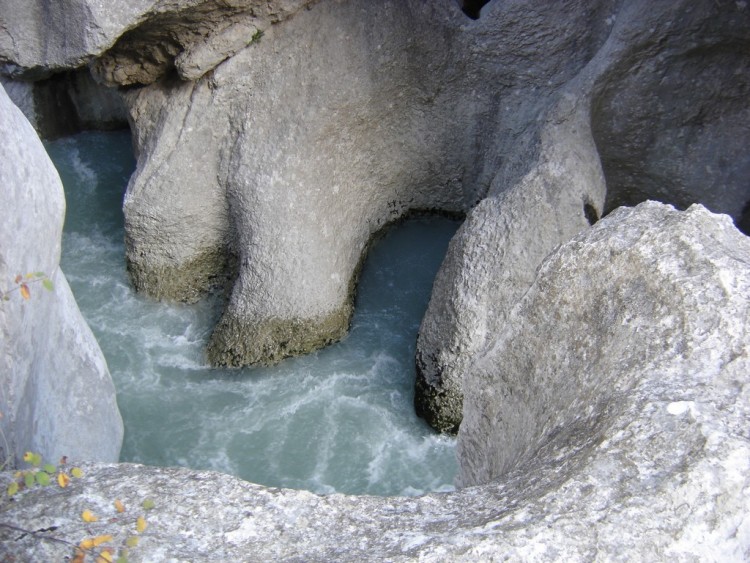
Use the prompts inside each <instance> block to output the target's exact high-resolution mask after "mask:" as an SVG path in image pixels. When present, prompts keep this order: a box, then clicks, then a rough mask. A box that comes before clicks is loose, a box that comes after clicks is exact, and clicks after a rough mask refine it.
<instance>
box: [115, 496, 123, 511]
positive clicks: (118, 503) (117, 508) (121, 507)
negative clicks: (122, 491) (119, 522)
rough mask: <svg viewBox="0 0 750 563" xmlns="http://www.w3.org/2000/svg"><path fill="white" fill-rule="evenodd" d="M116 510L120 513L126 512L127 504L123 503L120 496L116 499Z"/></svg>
mask: <svg viewBox="0 0 750 563" xmlns="http://www.w3.org/2000/svg"><path fill="white" fill-rule="evenodd" d="M115 510H117V512H120V513H123V512H125V505H124V504H122V501H121V500H120V499H119V498H118V499H115Z"/></svg>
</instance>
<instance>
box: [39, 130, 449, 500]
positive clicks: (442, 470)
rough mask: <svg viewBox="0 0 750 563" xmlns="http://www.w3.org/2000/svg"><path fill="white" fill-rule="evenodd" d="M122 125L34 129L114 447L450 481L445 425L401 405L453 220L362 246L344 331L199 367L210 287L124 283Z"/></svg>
mask: <svg viewBox="0 0 750 563" xmlns="http://www.w3.org/2000/svg"><path fill="white" fill-rule="evenodd" d="M130 143H131V140H130V134H129V133H128V132H108V133H101V132H86V133H81V134H78V135H75V136H72V137H67V138H63V139H59V140H55V141H51V142H48V143H46V146H47V150H48V151H49V153H50V156H51V157H52V160H53V161H54V163H55V165H56V166H57V168H58V170H59V172H60V176H61V178H62V180H63V184H64V185H65V193H66V199H67V215H66V221H65V229H64V234H63V252H62V262H61V263H62V268H63V271H64V272H65V274H66V276H67V278H68V281H69V282H70V285H71V287H72V289H73V292H74V294H75V296H76V299H77V301H78V304H79V306H80V308H81V311H82V312H83V315H84V317H85V318H86V320H87V321H88V323H89V325H90V326H91V328H92V330H93V332H94V334H95V335H96V337H97V339H98V340H99V344H100V345H101V348H102V350H103V352H104V355H105V357H106V359H107V362H108V365H109V369H110V371H111V373H112V377H113V379H114V382H115V386H116V388H117V400H118V404H119V407H120V410H121V412H122V416H123V419H124V422H125V440H124V444H123V449H122V454H121V461H131V462H138V463H145V464H151V465H162V466H173V465H177V466H185V467H191V468H195V469H213V470H217V471H222V472H225V473H230V474H233V475H236V476H238V477H241V478H243V479H247V480H249V481H252V482H255V483H260V484H263V485H268V486H278V487H291V488H297V489H307V490H311V491H314V492H318V493H332V492H341V493H353V494H375V495H416V494H421V493H423V492H427V491H449V490H452V489H453V479H454V476H455V474H456V469H457V465H456V461H455V453H454V451H455V440H454V439H452V438H448V437H445V436H439V435H437V434H435V433H434V432H433V431H432V430H431V429H430V428H429V427H428V426H427V425H426V424H425V423H424V422H423V421H422V420H421V419H419V418H417V417H416V415H415V414H414V409H413V406H412V401H413V384H414V348H415V343H416V334H417V330H418V328H419V322H420V320H421V317H422V315H423V314H424V310H425V308H426V306H427V302H428V300H429V294H430V290H431V287H432V282H433V279H434V276H435V273H436V271H437V268H438V267H439V265H440V262H441V261H442V258H443V256H444V254H445V250H446V248H447V244H448V241H449V240H450V238H451V237H452V235H453V233H454V232H455V230H456V228H457V227H458V223H457V222H456V221H451V220H448V219H444V218H430V219H414V220H410V221H408V222H406V223H404V224H402V225H400V226H398V227H396V228H394V229H392V230H390V231H389V232H388V233H387V234H386V235H385V236H384V237H383V238H382V239H381V240H380V241H378V243H377V244H376V245H374V247H373V248H372V250H371V251H370V253H369V255H368V257H367V260H366V263H365V266H364V268H363V271H362V277H361V280H360V285H359V288H358V292H357V301H356V310H355V314H354V317H353V320H352V328H351V332H350V334H349V335H348V336H347V337H346V338H345V339H344V340H343V341H342V342H340V343H338V344H334V345H332V346H329V347H328V348H326V349H324V350H320V351H318V352H315V353H313V354H310V355H308V356H305V357H300V358H293V359H289V360H286V361H284V362H282V363H281V364H280V365H277V366H274V367H272V368H246V369H242V370H220V369H211V368H209V367H208V366H207V364H206V362H205V358H204V348H205V344H206V341H207V339H208V337H209V335H210V331H211V328H212V326H213V324H214V322H215V321H216V319H217V318H218V315H219V312H220V311H219V302H218V298H216V297H212V298H208V299H206V300H204V301H202V302H200V303H198V304H196V305H175V304H167V303H159V302H155V301H153V300H150V299H148V298H146V297H143V296H141V295H137V294H136V293H135V292H134V291H133V290H132V288H131V286H130V284H129V281H128V277H127V272H126V270H125V263H124V243H123V238H124V230H123V216H122V210H121V204H122V197H123V193H124V190H125V187H126V185H127V182H128V178H129V177H130V175H131V173H132V172H133V170H134V167H135V161H134V159H133V153H132V149H131V144H130Z"/></svg>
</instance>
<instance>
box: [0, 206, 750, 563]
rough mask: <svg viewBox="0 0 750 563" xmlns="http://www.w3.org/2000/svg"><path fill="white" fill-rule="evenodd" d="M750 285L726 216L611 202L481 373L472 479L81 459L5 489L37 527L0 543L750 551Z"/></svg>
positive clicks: (48, 555)
mask: <svg viewBox="0 0 750 563" xmlns="http://www.w3.org/2000/svg"><path fill="white" fill-rule="evenodd" d="M748 292H750V239H748V238H747V237H744V236H743V235H741V234H740V233H739V232H738V231H737V230H736V229H735V228H734V226H733V225H732V223H731V220H730V219H729V218H728V217H726V216H716V215H713V214H711V213H709V212H707V211H706V210H705V209H704V208H702V207H701V206H694V207H691V208H690V210H688V211H686V212H680V211H676V210H674V209H673V208H671V207H669V206H665V205H662V204H656V203H644V204H642V205H640V206H638V207H637V208H635V209H624V208H623V209H620V210H618V211H617V212H615V213H613V214H612V215H611V216H609V217H607V218H606V219H604V220H602V221H601V222H600V223H598V224H597V225H596V226H595V227H594V228H593V229H591V230H588V231H587V232H585V233H583V234H581V235H578V236H576V237H574V239H573V240H572V241H571V242H570V243H568V244H566V245H563V246H562V247H561V248H560V249H559V250H557V251H556V252H554V253H552V255H551V256H550V257H549V258H548V259H547V260H546V261H545V262H544V264H543V265H542V268H541V270H540V273H539V276H538V277H537V279H536V281H535V282H534V284H533V285H532V287H531V288H530V290H529V292H528V293H527V295H526V296H525V297H524V298H523V299H521V301H520V302H519V305H518V306H517V307H516V309H515V310H514V311H513V312H512V314H511V322H509V323H508V324H507V328H506V330H505V331H504V332H503V334H502V335H500V336H499V338H498V339H497V342H496V343H495V346H494V347H492V348H491V349H489V351H487V352H486V353H485V354H484V355H482V356H481V357H480V358H479V359H478V361H477V362H476V364H475V365H473V366H472V369H471V370H470V372H469V373H470V374H471V377H469V379H467V383H468V385H467V387H466V397H465V401H464V403H465V406H464V410H465V419H464V423H463V424H462V426H461V431H460V433H459V445H460V450H459V451H460V455H459V458H460V463H461V467H462V473H461V475H462V480H463V482H464V484H465V485H473V484H480V486H467V487H465V488H463V489H460V490H458V491H456V492H453V493H444V494H428V495H425V496H421V497H418V498H398V497H391V498H387V497H380V498H379V497H357V496H346V495H339V494H334V495H330V496H319V495H315V494H313V493H310V492H305V491H292V490H283V489H269V488H264V487H260V486H257V485H253V484H250V483H247V482H243V481H241V480H239V479H236V478H234V477H229V476H226V475H221V474H217V473H210V472H199V471H191V470H187V469H176V468H172V469H170V468H154V467H144V466H138V465H130V464H120V465H95V464H84V465H83V468H84V470H85V473H86V475H85V476H84V477H83V478H82V479H80V480H74V481H73V482H72V484H71V485H70V486H69V487H68V488H66V489H65V490H64V491H62V490H55V489H41V488H35V489H34V490H31V491H25V492H22V493H20V494H18V495H16V496H15V497H13V499H8V498H7V497H2V500H0V523H5V524H10V525H12V526H15V527H16V528H20V529H23V530H30V531H39V532H37V533H36V534H26V533H24V532H22V531H19V530H12V529H7V528H3V527H2V526H1V525H0V542H2V543H0V546H2V549H3V550H4V553H8V554H10V555H13V556H15V557H17V558H19V559H22V560H45V561H49V560H60V559H62V558H63V557H64V556H66V555H68V554H70V553H71V551H72V548H71V547H70V546H68V545H64V544H60V543H59V542H52V541H49V540H48V539H47V540H45V539H42V538H45V537H47V538H49V537H53V538H57V539H63V540H66V541H68V542H72V543H73V544H78V542H80V541H81V540H82V539H83V538H85V537H91V536H94V535H103V534H111V535H112V536H113V540H112V542H109V544H108V545H111V546H113V547H115V548H118V549H119V548H120V547H121V546H122V545H123V543H124V542H125V540H126V538H128V537H130V536H132V535H134V522H135V519H136V518H137V517H138V516H139V515H143V516H145V517H146V519H147V521H148V528H147V529H146V532H145V533H144V534H143V535H142V537H141V540H140V543H139V545H138V546H137V547H135V548H132V549H130V550H129V555H128V559H129V560H130V561H193V562H194V561H233V560H241V561H269V560H273V561H383V560H387V561H414V560H419V561H478V560H481V561H503V560H509V559H510V560H522V561H527V560H535V561H560V560H564V561H591V560H607V561H609V560H621V559H627V560H639V561H644V560H677V561H702V560H716V561H743V560H746V559H747V558H748V556H750V473H749V472H748V467H750V433H749V432H748V424H747V422H748V418H749V417H750V384H748V381H747V373H748V369H750V356H749V355H748V350H750V330H749V328H748V327H750V323H749V322H748V321H750V303H749V302H748V300H747V295H748ZM71 461H72V460H71ZM12 478H13V476H12V474H11V473H5V474H0V487H2V488H3V489H4V488H5V487H6V486H7V484H8V483H9V482H10V480H11V479H12ZM114 499H120V500H121V501H122V502H123V503H124V505H125V507H126V511H125V513H122V514H120V513H117V512H116V511H115V509H114V506H113V501H114ZM145 499H151V500H152V501H153V503H154V506H155V507H154V508H153V509H152V510H148V511H146V510H144V509H143V508H142V506H141V504H142V502H143V501H144V500H145ZM86 509H88V510H91V511H93V512H94V513H95V514H96V515H97V516H98V517H99V521H98V522H95V523H85V522H83V520H82V519H81V516H80V515H81V513H82V512H83V510H86Z"/></svg>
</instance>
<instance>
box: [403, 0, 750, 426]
mask: <svg viewBox="0 0 750 563" xmlns="http://www.w3.org/2000/svg"><path fill="white" fill-rule="evenodd" d="M503 5H505V3H503ZM602 7H603V8H604V7H605V6H604V5H602ZM579 8H580V7H579ZM504 9H505V8H500V7H494V6H493V4H492V3H490V4H488V5H487V6H485V7H484V8H483V10H482V19H480V25H481V22H482V21H483V20H484V19H485V18H492V17H499V18H505V17H507V15H506V14H504V13H503V11H504ZM606 9H608V10H611V11H610V12H609V13H607V14H606V15H602V16H601V17H602V18H604V19H606V21H607V22H608V23H609V24H610V27H608V36H607V38H606V41H603V42H601V43H597V42H596V39H598V37H599V36H598V35H597V34H592V36H591V38H589V39H588V43H587V42H585V41H584V37H585V36H579V37H580V39H579V41H581V44H583V45H589V49H592V48H595V49H596V53H595V56H592V57H591V58H590V59H589V60H588V61H587V62H588V64H586V65H585V66H583V67H582V68H580V71H579V72H577V74H575V76H572V77H571V78H570V79H569V80H568V81H567V83H565V84H564V85H563V86H560V85H559V84H554V82H553V88H552V89H550V90H546V91H547V93H546V94H541V99H540V98H538V97H537V96H539V95H540V92H545V89H546V88H547V86H546V85H545V84H535V85H534V88H533V90H531V91H530V92H529V93H528V98H522V99H523V100H524V101H523V102H522V103H518V104H517V105H513V102H512V100H513V99H514V98H513V97H511V96H509V98H510V99H511V101H506V102H505V103H506V104H508V105H509V107H511V108H512V109H513V111H514V112H515V120H517V121H516V123H517V122H522V123H523V127H507V126H506V128H504V129H500V131H502V133H503V135H502V136H503V137H504V138H507V139H512V140H513V141H514V144H512V145H511V144H508V145H505V146H504V147H503V149H504V150H503V151H502V152H498V153H497V154H503V155H505V159H506V160H505V162H504V163H499V165H498V166H497V168H496V173H495V175H494V177H493V180H492V184H491V187H490V190H489V197H488V198H487V199H486V200H484V201H483V202H482V204H480V205H479V206H477V207H476V208H475V209H474V210H472V212H471V213H470V214H469V216H468V218H467V221H466V224H465V225H464V227H463V228H462V229H461V230H460V231H459V232H458V234H457V235H456V237H455V239H454V241H453V243H452V245H451V247H450V248H449V250H448V256H447V257H446V260H445V262H444V264H443V267H442V270H441V272H440V273H439V274H438V279H437V280H436V284H435V289H434V290H433V294H432V300H431V302H430V305H429V308H428V311H427V313H426V315H425V318H424V320H423V322H422V327H421V329H420V336H419V342H418V345H417V359H416V361H417V370H418V379H417V384H416V398H415V404H416V407H417V410H418V411H419V412H421V413H423V415H424V416H425V418H426V419H427V420H428V421H430V423H431V424H432V425H433V426H434V427H436V428H438V429H439V430H441V431H449V432H455V431H456V429H457V428H458V426H459V424H460V423H461V400H462V399H461V398H462V380H463V378H464V377H465V374H466V372H467V369H468V367H469V366H470V365H471V364H472V362H473V358H474V356H475V355H476V354H477V353H480V352H481V351H482V350H483V349H484V348H485V347H486V346H488V345H489V343H490V342H491V341H492V340H494V338H495V337H496V336H497V334H498V333H500V332H501V331H502V330H503V328H504V324H505V323H506V322H507V315H508V312H509V311H510V310H511V309H512V308H513V307H514V306H515V304H516V303H517V301H518V299H519V298H520V296H522V295H523V294H524V293H525V292H526V291H527V290H528V288H529V287H530V286H531V283H532V282H533V281H534V279H535V277H536V270H537V268H538V266H539V264H541V262H542V261H543V260H544V259H545V257H546V256H547V255H548V254H549V253H550V252H551V251H552V250H553V249H554V248H555V247H556V246H557V245H559V244H562V243H565V242H567V241H568V240H569V239H570V237H571V236H572V235H573V234H575V233H576V232H577V231H578V230H580V229H582V228H586V220H588V223H593V222H594V221H595V220H596V219H597V218H598V216H600V215H601V214H602V212H603V211H604V212H607V211H609V210H611V209H612V208H613V207H615V206H617V205H620V204H622V203H627V204H629V205H634V204H636V203H638V202H640V201H643V200H645V199H649V198H650V199H656V200H660V201H664V202H668V203H673V204H674V205H676V206H678V207H680V208H685V207H687V206H689V205H690V204H691V203H694V202H701V203H704V204H705V205H706V206H707V207H709V208H710V209H712V210H714V211H717V212H723V213H727V214H729V215H731V216H732V217H733V218H734V219H735V220H736V221H737V222H738V224H740V225H741V224H743V219H742V217H743V208H744V210H745V211H744V213H745V215H746V214H747V209H748V206H747V202H748V201H750V185H748V183H747V181H746V178H747V177H748V172H749V171H748V169H747V167H748V159H747V158H745V157H744V156H743V154H744V152H745V149H744V147H746V146H747V145H748V143H750V113H748V112H750V104H749V103H748V100H749V99H750V98H748V96H747V95H746V94H745V92H746V91H747V89H748V84H749V83H748V80H747V77H748V76H749V75H750V74H748V73H747V72H743V69H744V68H745V66H746V65H747V64H748V61H750V58H748V56H747V55H746V53H748V49H747V47H748V42H747V41H748V39H747V38H748V37H750V36H749V35H748V30H750V10H748V9H747V7H746V6H745V4H743V3H740V4H733V5H731V6H730V5H727V6H717V5H715V4H712V3H711V2H698V3H683V2H672V3H662V4H659V5H658V6H652V5H651V4H648V6H646V4H643V5H641V4H640V3H638V2H635V3H633V2H629V3H626V4H622V5H618V6H607V7H606ZM598 15H601V12H599V13H598ZM558 21H559V20H558ZM518 25H519V27H520V28H521V29H524V27H523V25H524V24H523V23H520V24H518ZM565 27H566V28H567V27H568V26H567V25H566V26H565ZM571 33H572V32H571ZM524 36H529V37H534V32H533V31H530V30H525V29H524ZM543 37H544V34H543ZM542 44H544V42H543V41H540V42H539V45H542ZM542 51H544V52H545V56H544V58H545V60H549V59H550V58H554V57H553V55H554V52H555V51H554V50H552V51H551V53H552V54H551V55H550V54H549V53H550V50H549V48H548V47H545V48H541V47H540V52H542ZM511 52H512V50H511ZM534 60H535V61H536V60H537V59H536V58H535V59H534ZM548 64H550V63H548ZM553 68H555V67H553ZM546 75H549V71H548V73H547V74H546ZM546 75H545V76H546ZM552 76H555V75H554V74H552ZM562 76H566V75H564V74H563V75H562ZM568 76H569V75H568ZM532 92H533V93H532ZM506 100H507V98H506ZM507 123H509V124H514V120H513V119H511V120H510V121H508V122H507ZM517 130H520V131H521V133H520V134H515V135H514V133H515V131H517ZM520 162H524V163H525V164H524V165H521V164H519V163H520ZM600 162H601V166H602V168H603V170H601V169H599V163H600ZM602 171H603V172H604V176H605V177H606V189H605V187H604V182H603V179H602ZM584 218H585V219H584Z"/></svg>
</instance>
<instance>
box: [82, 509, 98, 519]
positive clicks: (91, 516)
mask: <svg viewBox="0 0 750 563" xmlns="http://www.w3.org/2000/svg"><path fill="white" fill-rule="evenodd" d="M81 518H83V521H84V522H96V521H97V520H99V518H98V517H97V516H94V513H93V512H91V511H90V510H89V509H88V508H87V509H86V510H84V511H83V512H82V513H81Z"/></svg>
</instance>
